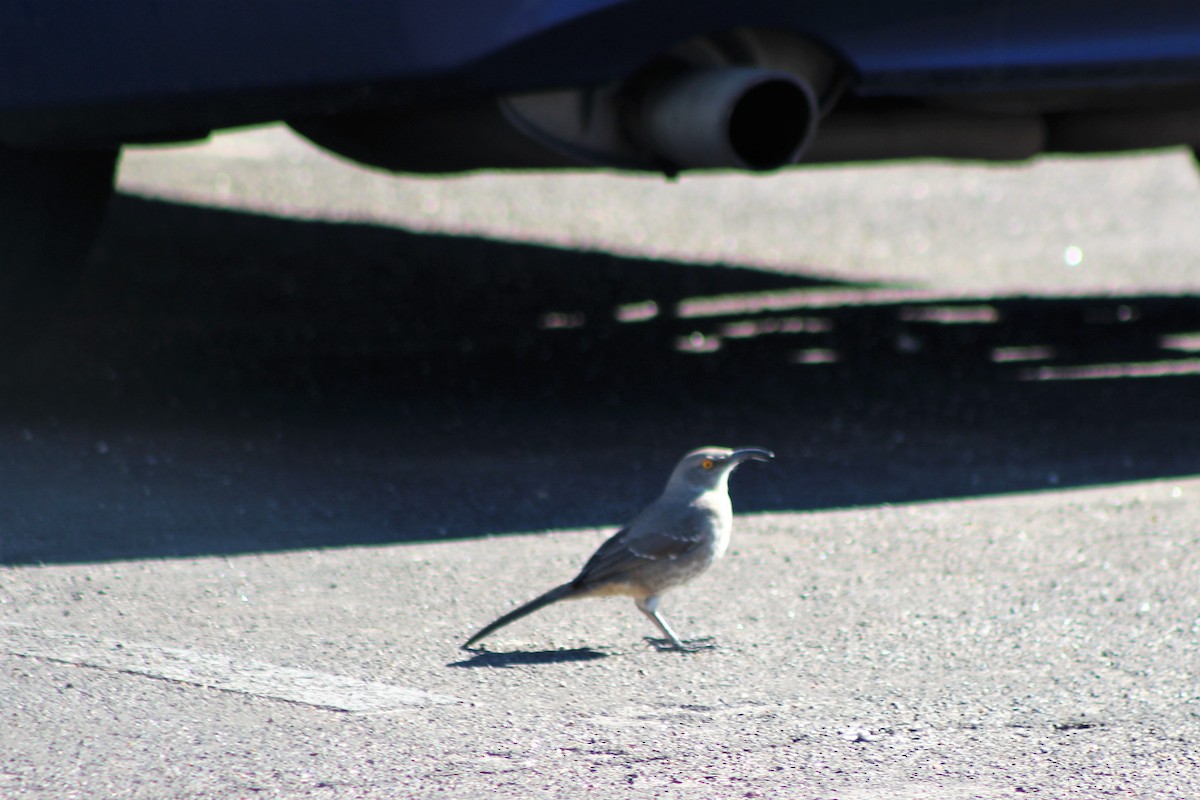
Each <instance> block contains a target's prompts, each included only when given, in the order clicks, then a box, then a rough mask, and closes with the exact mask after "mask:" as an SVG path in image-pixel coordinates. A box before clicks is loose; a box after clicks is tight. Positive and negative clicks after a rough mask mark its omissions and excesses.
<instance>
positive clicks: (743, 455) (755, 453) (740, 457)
mask: <svg viewBox="0 0 1200 800" xmlns="http://www.w3.org/2000/svg"><path fill="white" fill-rule="evenodd" d="M729 457H730V458H731V459H733V460H735V461H770V460H771V459H772V458H774V457H775V454H774V453H772V452H771V451H770V450H764V449H763V448H761V447H740V448H738V449H737V450H734V451H733V452H732V453H730V455H729Z"/></svg>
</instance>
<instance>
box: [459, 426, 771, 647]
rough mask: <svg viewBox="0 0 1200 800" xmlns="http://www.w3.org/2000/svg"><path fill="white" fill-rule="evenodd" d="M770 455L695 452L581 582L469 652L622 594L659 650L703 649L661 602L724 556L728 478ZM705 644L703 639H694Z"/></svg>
mask: <svg viewBox="0 0 1200 800" xmlns="http://www.w3.org/2000/svg"><path fill="white" fill-rule="evenodd" d="M774 457H775V454H774V453H772V452H771V451H770V450H763V449H762V448H760V447H743V448H741V449H738V450H730V449H728V448H725V447H701V448H700V449H698V450H693V451H692V452H690V453H688V454H687V455H686V456H684V457H683V460H681V461H680V462H679V464H678V465H677V466H676V467H675V471H674V472H672V473H671V479H670V480H669V481H667V488H666V489H664V490H663V493H662V495H661V496H660V497H659V498H658V499H657V500H655V501H654V502H653V503H651V504H650V505H649V506H647V507H646V509H645V510H644V511H642V513H640V514H638V515H637V516H636V517H635V518H634V519H633V521H632V522H630V523H629V524H628V525H626V526H625V527H624V528H622V529H621V530H619V531H617V533H615V534H614V535H613V536H612V538H610V539H609V540H608V541H606V542H605V543H604V544H602V545H600V548H599V549H598V550H597V551H596V552H595V553H594V554H593V555H592V557H591V558H590V559H588V562H587V564H585V565H584V567H583V569H582V570H581V571H580V573H579V575H578V576H576V578H575V580H573V581H571V582H570V583H564V584H563V585H562V586H558V587H556V588H554V589H551V590H550V591H548V592H546V593H545V594H543V595H542V596H541V597H537V598H535V599H533V600H531V601H529V602H528V603H526V604H525V605H523V606H521V607H520V608H518V609H516V610H514V611H510V612H508V613H507V614H505V615H504V616H502V617H500V619H498V620H496V621H495V622H493V623H492V624H491V625H488V626H487V627H485V628H484V629H483V630H481V631H480V632H479V633H477V634H475V635H474V636H472V637H471V638H470V639H468V640H467V643H466V644H465V645H463V647H465V648H470V647H471V645H473V644H475V642H477V641H479V640H480V639H482V638H483V637H485V636H487V635H488V634H489V633H491V632H492V631H495V630H496V629H497V628H502V627H504V626H505V625H507V624H508V623H510V622H514V621H516V620H518V619H520V618H521V617H524V616H526V615H528V614H532V613H533V612H534V611H537V610H538V609H540V608H542V607H543V606H547V605H550V604H551V603H554V602H557V601H559V600H567V599H570V598H578V597H605V596H608V595H628V596H630V597H632V598H633V599H634V602H636V603H637V607H638V608H639V609H641V611H642V613H643V614H645V615H646V616H648V617H649V618H650V619H651V621H652V622H654V624H655V625H657V626H658V629H659V630H661V631H662V632H663V634H664V635H665V636H666V637H667V638H666V640H665V641H663V640H652V641H654V642H655V644H656V646H658V647H659V649H663V650H680V651H692V650H699V649H701V648H702V647H705V646H711V645H703V644H700V643H698V642H683V641H680V639H679V637H678V636H676V635H675V632H674V631H672V630H671V628H670V626H669V625H667V621H666V620H665V619H663V617H662V615H661V614H659V613H658V600H659V597H660V596H661V595H662V593H663V592H665V591H666V590H668V589H671V588H674V587H675V586H678V585H679V584H681V583H684V582H686V581H689V580H691V579H692V578H694V577H696V576H697V575H699V574H700V573H702V572H704V570H706V569H708V568H709V567H710V566H712V563H713V562H714V561H716V560H717V559H718V558H720V557H721V556H722V555H723V554H724V553H725V548H727V547H728V546H729V534H730V531H731V530H732V528H733V506H732V504H731V503H730V502H729V491H728V483H729V473H731V472H733V470H734V468H736V467H737V466H738V464H741V463H742V462H744V461H748V460H751V459H753V460H756V461H768V460H770V459H772V458H774ZM700 641H705V640H700Z"/></svg>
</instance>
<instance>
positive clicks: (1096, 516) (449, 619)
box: [0, 129, 1200, 798]
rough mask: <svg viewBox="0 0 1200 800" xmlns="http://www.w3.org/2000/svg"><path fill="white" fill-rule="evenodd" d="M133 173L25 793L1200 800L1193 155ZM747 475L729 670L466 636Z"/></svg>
mask: <svg viewBox="0 0 1200 800" xmlns="http://www.w3.org/2000/svg"><path fill="white" fill-rule="evenodd" d="M121 187H122V191H123V194H122V195H120V196H119V197H118V198H117V200H116V201H115V203H114V205H113V207H112V209H111V213H110V217H109V220H108V223H107V225H106V228H105V231H104V235H103V238H102V241H101V242H100V246H99V247H98V248H97V251H96V252H95V254H94V257H93V259H92V262H91V264H90V268H89V271H88V274H87V275H86V276H85V278H84V280H83V281H82V283H81V284H80V285H79V286H78V287H76V289H75V290H74V292H73V293H72V294H71V295H70V296H69V297H67V298H65V300H64V305H63V308H62V309H61V310H60V312H59V313H58V315H57V317H56V318H55V320H54V321H53V324H52V325H51V326H50V330H49V331H48V332H47V334H46V336H45V338H44V340H43V341H42V342H41V344H40V345H39V346H38V347H37V348H36V349H35V350H34V351H32V352H31V353H29V354H27V356H26V358H25V360H24V361H23V362H22V363H21V364H20V365H19V369H12V370H10V371H9V373H8V374H7V375H6V376H4V378H3V389H4V393H3V398H4V399H3V401H2V407H3V417H2V418H0V446H2V447H4V448H6V451H7V452H6V457H5V458H4V459H3V462H2V463H4V464H7V465H8V466H6V467H5V468H4V470H5V471H4V485H5V487H6V489H5V492H4V495H3V499H2V501H0V526H2V529H0V530H2V531H3V533H2V536H0V562H2V563H3V564H4V565H5V566H3V567H0V624H2V625H3V627H0V637H2V638H0V642H3V647H0V650H2V651H3V652H4V653H5V655H4V656H3V657H2V661H0V663H2V664H3V670H2V671H0V682H2V685H0V695H2V696H4V697H6V698H10V699H11V702H8V703H5V704H3V705H2V706H0V753H2V755H0V794H3V795H4V796H5V797H8V796H12V797H15V798H27V797H28V798H34V797H38V798H40V797H55V798H57V797H71V796H79V797H164V796H171V797H231V796H254V797H308V796H313V797H390V796H434V795H437V794H439V793H441V794H446V795H449V796H458V797H523V798H524V797H577V796H579V795H580V794H582V793H583V792H585V791H591V792H593V793H601V792H604V793H612V792H614V791H622V790H625V791H628V790H629V788H628V787H632V790H633V791H635V792H637V793H639V795H644V796H680V797H709V796H739V797H746V796H750V797H753V796H761V797H793V796H814V797H816V796H837V797H887V798H893V797H898V798H924V797H939V798H941V797H985V798H990V797H1012V796H1016V794H1022V795H1023V794H1026V793H1040V794H1041V796H1048V797H1091V796H1101V795H1105V794H1111V795H1117V796H1132V797H1180V798H1184V797H1187V798H1190V797H1195V796H1197V794H1198V793H1200V786H1198V784H1197V781H1198V780H1200V779H1198V778H1197V776H1198V775H1200V770H1197V766H1198V765H1197V764H1196V763H1195V755H1194V754H1195V743H1196V741H1197V739H1198V738H1200V721H1198V720H1200V718H1198V716H1197V714H1198V713H1200V693H1198V692H1197V690H1196V686H1197V685H1198V681H1197V677H1198V676H1197V669H1198V668H1197V666H1196V665H1197V664H1200V659H1198V655H1200V643H1198V642H1200V623H1198V622H1197V620H1200V593H1198V592H1200V590H1198V589H1197V587H1200V580H1198V578H1200V557H1198V556H1197V544H1198V540H1197V538H1196V533H1195V532H1196V531H1197V530H1200V520H1198V519H1197V516H1198V511H1200V505H1198V504H1197V501H1196V498H1197V496H1200V495H1198V493H1200V481H1198V480H1197V479H1196V478H1195V477H1194V476H1195V475H1196V474H1197V473H1198V472H1200V425H1198V424H1197V422H1196V414H1195V408H1196V398H1197V397H1200V391H1198V390H1200V378H1198V377H1197V371H1198V369H1200V367H1198V363H1200V355H1198V351H1200V343H1198V340H1200V314H1198V313H1197V312H1198V311H1200V301H1198V300H1197V297H1196V290H1197V287H1198V286H1200V269H1198V264H1197V256H1196V253H1198V252H1200V225H1197V224H1196V221H1197V220H1198V219H1200V178H1198V173H1197V170H1196V169H1195V165H1194V164H1193V163H1192V160H1191V156H1190V155H1189V154H1186V153H1183V152H1169V153H1164V154H1150V155H1141V156H1134V157H1121V158H1089V159H1046V160H1042V161H1038V162H1035V163H1034V164H1031V165H1014V166H1005V167H995V166H949V165H942V164H905V165H889V166H879V167H868V168H848V169H833V168H821V169H816V170H798V171H794V172H790V173H787V174H784V175H778V176H772V177H765V178H744V177H733V176H711V177H701V178H683V179H682V180H680V181H677V182H674V183H672V182H668V181H665V180H662V179H659V178H654V177H636V178H635V177H628V176H614V175H582V174H581V175H569V176H551V175H535V176H524V177H522V176H495V175H480V176H468V177H462V178H455V179H442V180H433V179H411V178H406V179H400V178H395V177H391V176H386V175H379V174H374V173H370V172H367V171H364V170H360V169H357V168H354V167H351V166H349V165H346V164H344V163H341V162H338V161H336V160H334V159H332V158H329V157H326V156H324V155H321V154H320V153H318V152H317V151H315V150H313V149H311V148H309V147H308V146H307V145H305V144H304V143H303V142H302V141H300V140H298V139H296V138H294V137H291V136H289V135H288V134H286V133H285V132H283V131H282V130H279V129H267V130H263V131H255V132H250V133H246V134H239V135H234V136H228V137H219V138H218V139H216V140H214V141H213V142H211V143H209V144H206V145H203V146H200V147H195V148H182V149H146V150H140V151H134V152H131V153H129V154H127V155H126V157H125V159H124V162H123V165H122V169H121ZM705 443H714V444H728V445H748V444H754V445H762V446H768V447H771V448H772V449H773V450H775V451H776V453H777V454H778V455H779V457H778V459H777V460H776V461H775V462H774V463H772V464H770V465H752V467H751V468H747V469H746V470H744V471H742V472H739V474H738V475H737V477H736V478H735V480H734V482H733V486H732V492H733V496H734V503H735V508H736V509H737V511H738V512H739V514H741V517H740V518H739V521H738V529H737V531H736V533H735V542H734V546H733V548H732V550H731V553H730V557H729V558H728V559H727V561H725V562H724V563H722V564H720V565H718V566H717V567H716V568H714V570H713V571H712V572H711V574H710V575H707V576H705V578H703V579H702V580H700V581H697V582H696V584H695V585H694V586H690V587H688V588H686V589H683V590H681V591H679V592H678V593H676V594H674V595H671V596H669V597H668V599H667V601H666V604H665V607H666V608H667V609H668V614H669V615H670V616H671V619H672V620H673V621H674V620H678V623H677V624H678V626H679V627H681V628H684V629H686V630H688V631H689V632H695V634H697V635H699V634H708V635H713V636H715V637H716V638H717V640H718V642H719V643H720V645H721V646H720V647H719V648H718V649H717V650H716V651H713V652H712V653H708V654H699V655H697V656H694V657H685V658H679V657H675V656H673V655H669V654H660V653H657V652H654V651H653V649H652V648H649V647H647V646H646V645H645V644H644V643H643V642H642V641H641V637H642V636H644V635H650V634H652V633H653V631H650V630H646V629H645V628H646V623H645V620H644V619H643V618H642V617H641V615H640V614H638V613H637V612H636V610H634V609H633V607H632V605H631V604H628V603H625V602H623V601H619V600H609V601H594V602H586V603H585V602H581V603H577V604H563V606H562V607H561V608H557V607H556V608H553V609H547V610H546V611H544V612H541V613H540V614H539V615H538V616H535V617H531V618H530V619H529V620H527V621H522V623H520V625H514V626H513V627H512V628H511V629H506V631H505V633H504V635H502V636H498V637H497V638H496V641H495V642H492V643H490V646H491V647H493V648H494V649H495V651H496V652H489V653H482V654H471V653H463V652H461V651H459V650H458V649H457V646H458V644H459V643H460V642H461V641H462V640H463V639H464V638H465V637H466V636H467V635H469V633H470V632H472V631H473V630H475V629H477V628H478V627H479V625H481V624H482V623H483V622H486V621H487V620H489V619H491V618H493V617H494V616H496V614H497V613H498V612H500V611H502V610H505V609H508V608H511V607H513V605H514V604H515V603H518V602H520V601H523V600H525V599H528V598H529V597H532V596H533V595H535V594H536V593H538V592H540V591H542V590H544V589H546V588H548V587H549V586H551V585H554V584H556V583H558V582H561V581H562V580H564V579H565V578H566V577H569V575H571V574H573V573H574V571H575V569H577V567H578V566H579V564H580V561H581V560H582V559H583V558H584V557H585V556H586V554H587V553H589V552H591V549H592V548H593V547H594V545H595V544H596V543H598V541H599V540H600V539H601V538H602V537H603V536H604V535H605V534H607V533H609V532H611V531H612V530H613V529H614V528H615V526H616V525H618V524H620V523H621V522H623V521H624V519H625V518H626V517H627V515H628V514H629V513H630V512H632V511H634V510H636V509H637V508H639V507H641V506H642V505H643V504H644V503H645V502H646V501H648V500H649V499H651V497H652V496H653V494H654V493H655V492H657V491H658V489H659V488H660V486H661V483H662V481H663V480H664V479H665V477H666V470H668V469H669V467H670V465H671V464H672V463H673V462H674V460H675V459H676V458H677V457H678V455H679V454H680V453H682V452H683V451H685V450H687V449H689V448H691V447H693V446H696V445H699V444H705Z"/></svg>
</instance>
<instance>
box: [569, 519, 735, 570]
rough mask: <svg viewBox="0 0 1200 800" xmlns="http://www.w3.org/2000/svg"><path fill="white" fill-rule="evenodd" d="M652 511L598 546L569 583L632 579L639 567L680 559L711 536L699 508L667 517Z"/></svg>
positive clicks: (707, 520)
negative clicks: (577, 574) (655, 562)
mask: <svg viewBox="0 0 1200 800" xmlns="http://www.w3.org/2000/svg"><path fill="white" fill-rule="evenodd" d="M656 511H657V509H655V508H654V507H651V508H648V509H646V511H644V512H643V513H642V514H640V515H639V516H638V517H637V518H636V519H634V520H633V522H631V523H629V524H628V525H627V526H625V527H624V528H622V529H621V530H619V531H617V532H616V533H615V534H613V535H612V536H611V537H610V538H609V539H608V540H607V541H606V542H604V544H602V545H600V547H599V549H597V550H596V552H595V553H593V554H592V557H591V558H590V559H588V562H587V563H586V564H584V566H583V569H582V570H580V572H579V576H578V577H577V578H576V579H575V580H574V581H573V582H572V583H574V584H575V585H595V584H599V583H605V582H608V581H614V582H623V579H625V578H633V577H636V573H637V570H638V568H639V567H641V566H644V565H646V564H648V563H651V562H654V561H663V560H674V559H677V558H680V557H682V556H684V555H686V554H688V553H690V552H692V551H693V550H695V549H696V548H697V547H700V546H701V545H702V544H703V543H704V542H705V541H706V540H707V539H708V538H709V537H710V536H711V521H710V520H709V519H708V515H707V514H706V513H704V512H703V511H702V510H700V509H691V508H689V509H687V510H686V511H684V512H683V513H680V511H679V510H678V509H676V510H675V511H674V513H671V514H669V515H667V514H661V513H655V512H656Z"/></svg>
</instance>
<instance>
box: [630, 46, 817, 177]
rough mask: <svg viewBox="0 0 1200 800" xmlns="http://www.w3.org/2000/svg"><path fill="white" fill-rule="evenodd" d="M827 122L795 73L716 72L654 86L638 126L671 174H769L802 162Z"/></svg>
mask: <svg viewBox="0 0 1200 800" xmlns="http://www.w3.org/2000/svg"><path fill="white" fill-rule="evenodd" d="M819 117H820V112H819V110H818V105H817V98H816V94H815V93H814V92H813V89H812V87H811V86H809V85H808V83H807V82H805V81H803V80H801V79H800V78H798V77H797V76H795V75H793V74H791V73H788V72H780V71H775V70H765V69H759V68H756V67H710V68H706V69H698V70H690V71H686V72H682V73H679V74H677V75H675V76H673V77H671V78H667V79H664V80H663V81H661V82H658V83H656V84H655V85H653V86H651V87H650V88H649V89H648V90H647V91H646V93H645V95H644V96H643V98H642V102H641V104H640V113H639V114H638V117H637V118H636V119H635V120H634V121H633V123H632V125H631V127H632V128H633V129H634V131H635V136H636V138H638V139H640V140H641V142H642V144H643V146H644V147H645V148H646V149H648V150H649V151H650V152H651V153H652V154H653V155H654V156H655V158H656V159H658V160H660V161H662V162H665V164H666V166H667V168H668V171H669V172H672V171H678V170H682V169H741V170H752V171H756V172H762V171H766V170H773V169H778V168H780V167H785V166H787V165H789V164H794V163H796V161H798V160H799V159H800V156H801V154H802V153H803V152H804V150H805V148H807V147H808V145H809V143H810V142H811V141H812V139H813V136H814V134H815V132H816V128H817V120H818V119H819Z"/></svg>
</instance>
